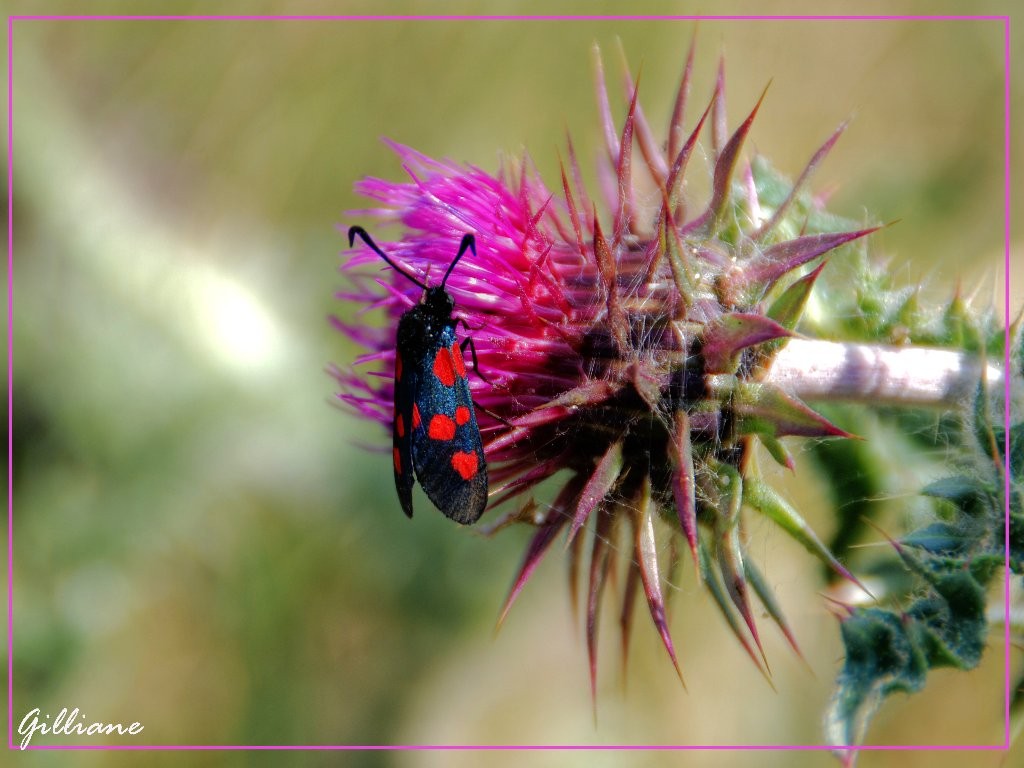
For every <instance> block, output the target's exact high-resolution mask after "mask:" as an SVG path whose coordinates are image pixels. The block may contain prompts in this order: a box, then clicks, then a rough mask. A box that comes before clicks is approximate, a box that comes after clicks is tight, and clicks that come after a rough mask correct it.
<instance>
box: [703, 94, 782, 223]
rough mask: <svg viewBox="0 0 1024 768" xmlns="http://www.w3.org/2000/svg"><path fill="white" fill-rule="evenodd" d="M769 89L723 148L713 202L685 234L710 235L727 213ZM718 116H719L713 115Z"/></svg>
mask: <svg viewBox="0 0 1024 768" xmlns="http://www.w3.org/2000/svg"><path fill="white" fill-rule="evenodd" d="M767 92H768V89H767V88H765V90H764V92H763V93H762V94H761V98H759V99H758V100H757V104H755V105H754V108H753V110H751V112H750V114H749V115H748V116H747V119H746V120H744V121H743V123H742V124H741V125H740V127H739V128H737V129H736V132H735V133H734V134H733V135H732V137H730V139H729V141H728V142H726V144H725V146H724V147H723V148H722V151H721V154H719V155H718V160H717V161H716V162H715V175H714V179H713V181H712V186H711V202H710V203H708V207H707V210H705V211H704V213H702V214H701V215H700V216H699V217H698V218H696V219H695V220H694V221H692V222H690V223H689V224H687V225H686V226H685V227H684V228H683V231H684V232H692V231H694V230H697V229H700V230H701V231H703V232H704V233H705V234H708V235H710V234H711V233H712V232H714V231H715V229H716V228H717V226H718V222H719V221H721V218H722V215H723V214H724V213H725V209H726V207H727V205H728V202H729V192H730V189H731V188H732V176H733V172H734V171H735V169H736V162H737V160H738V159H739V154H740V149H742V147H743V141H744V139H746V138H747V134H748V133H749V132H750V127H751V126H752V125H753V123H754V118H755V117H756V116H757V110H758V109H760V107H761V102H762V101H764V97H765V94H766V93H767ZM718 104H719V99H716V100H715V110H714V112H715V113H717V111H718ZM713 116H715V117H716V116H717V115H713ZM713 125H714V126H715V128H716V132H717V125H718V121H717V120H714V121H713Z"/></svg>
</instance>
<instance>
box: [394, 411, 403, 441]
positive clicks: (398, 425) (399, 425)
mask: <svg viewBox="0 0 1024 768" xmlns="http://www.w3.org/2000/svg"><path fill="white" fill-rule="evenodd" d="M395 434H396V435H398V436H399V437H405V419H403V418H402V414H398V415H397V416H395Z"/></svg>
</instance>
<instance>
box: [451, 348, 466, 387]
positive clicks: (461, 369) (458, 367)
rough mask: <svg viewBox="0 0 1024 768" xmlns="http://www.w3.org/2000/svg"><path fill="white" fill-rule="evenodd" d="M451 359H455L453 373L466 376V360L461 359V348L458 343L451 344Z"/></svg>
mask: <svg viewBox="0 0 1024 768" xmlns="http://www.w3.org/2000/svg"><path fill="white" fill-rule="evenodd" d="M451 353H452V360H454V361H455V373H456V374H458V375H459V377H461V378H463V379H464V378H466V361H465V360H463V359H462V350H461V349H459V345H458V344H452V348H451Z"/></svg>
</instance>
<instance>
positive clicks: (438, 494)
mask: <svg viewBox="0 0 1024 768" xmlns="http://www.w3.org/2000/svg"><path fill="white" fill-rule="evenodd" d="M445 342H449V343H447V344H446V343H445ZM439 354H450V355H451V356H452V360H453V362H454V370H455V371H456V374H455V375H454V377H453V378H454V381H453V383H452V384H451V385H448V384H445V383H443V382H441V381H440V380H439V379H438V377H437V376H436V374H435V372H434V360H435V359H436V357H437V355H439ZM420 377H421V378H420V386H419V389H418V391H417V393H416V405H417V407H418V409H419V412H420V413H421V414H422V415H423V424H422V428H421V429H420V430H416V431H414V432H413V434H412V460H413V465H414V466H415V468H416V477H417V479H418V480H419V481H420V485H421V486H423V491H424V492H425V493H426V494H427V498H429V499H430V500H431V501H432V502H433V503H434V506H436V507H437V508H438V509H439V510H441V512H443V513H444V514H445V515H446V516H447V517H449V518H451V519H452V520H454V521H456V522H458V523H462V524H463V525H469V524H471V523H475V522H476V521H477V520H478V519H479V518H480V516H481V515H482V514H483V512H484V509H485V508H486V506H487V464H486V462H485V460H484V449H483V442H482V439H481V437H480V427H479V426H478V425H477V421H476V412H475V411H474V409H473V399H472V396H471V394H470V391H469V380H468V379H467V378H466V375H465V366H464V364H463V361H462V352H461V350H459V347H458V344H456V343H455V333H454V331H452V330H450V329H447V332H446V333H445V334H443V335H442V344H441V345H439V348H438V351H437V352H436V353H434V354H432V355H428V356H427V357H426V359H425V360H424V366H423V367H422V368H421V369H420ZM427 382H429V384H427Z"/></svg>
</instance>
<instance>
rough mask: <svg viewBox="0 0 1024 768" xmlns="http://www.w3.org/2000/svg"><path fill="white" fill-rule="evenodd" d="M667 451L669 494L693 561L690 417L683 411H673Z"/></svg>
mask: <svg viewBox="0 0 1024 768" xmlns="http://www.w3.org/2000/svg"><path fill="white" fill-rule="evenodd" d="M673 424H674V430H673V435H672V443H671V444H670V446H669V453H670V455H671V457H672V464H673V467H672V496H673V498H674V499H675V502H676V514H677V515H678V517H679V525H680V527H681V528H682V529H683V535H684V536H686V542H687V543H688V544H689V545H690V553H691V554H692V555H693V562H694V564H696V563H697V562H698V560H697V497H696V484H695V483H696V476H695V474H694V469H693V446H692V444H691V442H690V417H689V415H688V414H687V413H686V411H684V410H682V409H679V410H677V411H676V413H675V416H674V419H673Z"/></svg>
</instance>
